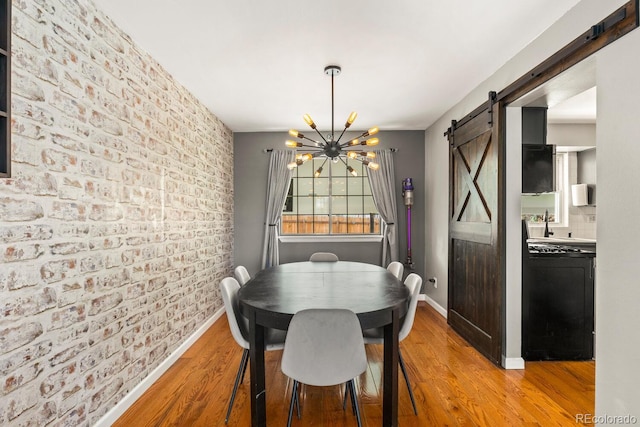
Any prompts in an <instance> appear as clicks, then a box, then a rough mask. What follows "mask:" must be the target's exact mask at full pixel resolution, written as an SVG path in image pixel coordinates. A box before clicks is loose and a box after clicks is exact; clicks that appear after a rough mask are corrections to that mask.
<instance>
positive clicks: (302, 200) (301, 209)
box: [298, 197, 313, 215]
mask: <svg viewBox="0 0 640 427" xmlns="http://www.w3.org/2000/svg"><path fill="white" fill-rule="evenodd" d="M298 214H301V215H304V214H311V215H312V214H313V197H298Z"/></svg>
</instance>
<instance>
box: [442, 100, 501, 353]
mask: <svg viewBox="0 0 640 427" xmlns="http://www.w3.org/2000/svg"><path fill="white" fill-rule="evenodd" d="M494 100H495V94H494V93H491V94H490V99H489V102H488V103H487V105H486V106H483V107H481V108H479V109H477V110H476V111H474V112H473V113H472V114H470V115H469V116H467V117H466V118H465V119H464V120H461V121H460V122H453V124H452V126H451V128H450V129H449V131H448V136H449V143H450V149H449V150H450V153H449V162H450V168H449V171H450V178H449V198H450V210H449V212H450V223H449V286H448V307H447V309H448V322H449V324H450V325H451V327H452V328H453V329H454V330H455V331H456V332H458V333H459V334H460V335H462V336H463V337H464V338H465V339H466V340H467V341H469V342H470V343H471V344H472V345H473V346H474V347H476V348H477V349H478V350H479V351H480V352H482V353H483V354H484V355H485V356H486V357H488V358H489V359H490V360H491V361H493V362H494V363H496V364H500V362H501V354H502V330H503V328H502V318H503V315H502V311H503V307H504V304H503V294H504V292H503V289H504V268H503V266H502V264H501V263H502V260H503V257H502V254H501V248H502V244H501V241H502V240H503V239H502V236H503V231H501V229H500V227H501V224H502V218H501V217H502V212H503V211H504V209H503V206H502V203H503V197H502V196H501V194H502V191H501V190H502V185H501V184H500V182H501V176H500V175H501V172H500V170H501V162H502V161H503V159H504V156H503V155H502V154H501V153H503V152H504V147H502V146H501V145H502V144H504V142H503V141H504V138H501V137H500V127H501V117H500V115H501V114H502V113H501V111H502V110H503V109H502V108H501V105H500V104H499V103H498V104H495V103H494Z"/></svg>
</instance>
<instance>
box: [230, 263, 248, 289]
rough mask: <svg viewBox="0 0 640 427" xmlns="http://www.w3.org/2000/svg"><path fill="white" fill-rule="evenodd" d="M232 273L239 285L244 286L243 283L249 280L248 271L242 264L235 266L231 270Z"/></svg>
mask: <svg viewBox="0 0 640 427" xmlns="http://www.w3.org/2000/svg"><path fill="white" fill-rule="evenodd" d="M233 275H234V276H236V280H237V281H238V283H240V286H244V284H245V283H247V282H248V281H249V280H251V276H250V275H249V272H248V271H247V269H246V268H245V267H244V266H242V265H239V266H237V267H236V269H235V270H233Z"/></svg>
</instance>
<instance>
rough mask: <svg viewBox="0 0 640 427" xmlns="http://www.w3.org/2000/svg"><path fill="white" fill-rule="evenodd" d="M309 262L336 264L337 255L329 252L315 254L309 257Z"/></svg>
mask: <svg viewBox="0 0 640 427" xmlns="http://www.w3.org/2000/svg"><path fill="white" fill-rule="evenodd" d="M309 261H313V262H337V261H338V255H336V254H333V253H331V252H315V253H313V254H311V256H310V257H309Z"/></svg>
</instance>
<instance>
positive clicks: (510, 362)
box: [502, 356, 524, 369]
mask: <svg viewBox="0 0 640 427" xmlns="http://www.w3.org/2000/svg"><path fill="white" fill-rule="evenodd" d="M502 367H503V368H504V369H524V359H523V358H522V357H504V356H502Z"/></svg>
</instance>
